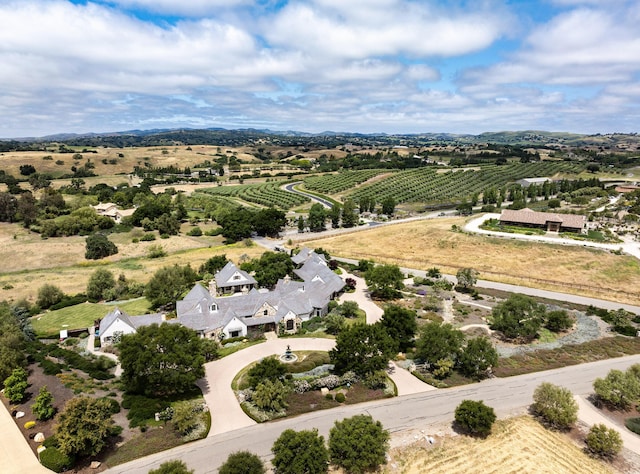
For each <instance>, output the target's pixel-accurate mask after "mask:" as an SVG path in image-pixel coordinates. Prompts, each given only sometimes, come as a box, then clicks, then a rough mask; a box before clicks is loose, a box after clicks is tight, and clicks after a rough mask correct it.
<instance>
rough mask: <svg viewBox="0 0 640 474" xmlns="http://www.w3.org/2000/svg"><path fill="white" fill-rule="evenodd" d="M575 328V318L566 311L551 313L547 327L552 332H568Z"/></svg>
mask: <svg viewBox="0 0 640 474" xmlns="http://www.w3.org/2000/svg"><path fill="white" fill-rule="evenodd" d="M571 326H573V318H572V317H571V316H570V315H569V313H567V312H566V311H564V310H558V311H550V312H549V313H548V314H547V322H546V323H545V327H546V328H547V329H548V330H549V331H552V332H561V331H566V330H567V329H569V328H570V327H571Z"/></svg>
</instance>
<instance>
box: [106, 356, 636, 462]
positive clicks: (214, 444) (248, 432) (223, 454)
mask: <svg viewBox="0 0 640 474" xmlns="http://www.w3.org/2000/svg"><path fill="white" fill-rule="evenodd" d="M639 362H640V356H637V355H636V356H628V357H620V358H616V359H608V360H603V361H598V362H592V363H588V364H581V365H580V366H571V367H563V368H561V369H554V370H548V371H545V372H537V373H533V374H526V375H520V376H516V377H509V378H504V379H502V378H501V379H497V378H496V379H490V380H485V381H483V382H480V383H478V384H473V385H466V386H463V387H454V388H450V389H443V390H436V391H431V392H426V393H420V394H415V395H406V396H402V397H396V398H390V399H385V400H380V401H373V402H368V403H363V404H358V405H346V406H342V407H339V408H334V409H331V410H322V411H319V412H313V413H308V414H306V415H301V416H298V417H295V418H287V419H284V420H281V421H274V422H270V423H263V424H260V425H254V426H248V427H246V428H242V429H239V430H236V431H231V432H228V433H223V434H220V435H215V436H212V437H208V438H206V439H203V440H200V441H197V442H195V443H190V444H187V445H184V446H180V447H177V448H174V449H171V450H168V451H163V452H161V453H157V454H154V455H152V456H148V457H145V458H142V459H138V460H135V461H132V462H129V463H126V464H122V465H120V466H116V467H114V468H111V469H109V470H107V471H105V472H106V473H108V474H125V473H127V474H146V473H147V472H148V471H149V470H150V469H156V468H157V467H158V466H159V465H160V464H161V463H163V462H166V461H168V460H171V459H182V460H184V461H185V462H186V463H187V465H188V466H189V468H190V469H194V470H195V472H196V474H204V473H215V472H217V470H218V468H219V467H220V465H221V464H222V463H223V462H224V461H225V460H226V459H227V457H228V456H229V454H231V453H233V452H235V451H238V450H244V449H248V450H249V451H251V452H253V453H256V454H257V455H258V456H260V457H261V458H262V459H263V460H269V459H270V458H271V446H272V445H273V442H274V441H275V440H276V438H277V437H278V436H280V433H282V431H284V430H285V429H295V430H304V429H312V428H317V429H318V431H319V433H320V434H321V435H323V436H325V437H326V436H328V433H329V430H330V428H331V427H332V426H333V424H334V422H335V421H337V420H341V419H343V418H346V417H350V416H354V415H357V414H370V415H371V416H372V417H373V418H374V419H376V420H379V421H381V422H382V424H383V425H384V427H385V428H386V429H388V430H390V431H391V432H392V433H394V432H400V431H405V430H414V429H425V430H428V429H429V427H432V426H434V425H439V424H441V423H448V422H452V421H453V413H454V410H455V407H456V406H457V405H458V404H459V403H460V402H461V401H462V400H465V399H472V400H483V401H484V402H485V403H486V404H487V405H489V406H491V407H493V408H494V409H495V411H496V414H497V415H498V416H499V417H508V416H510V415H513V414H515V413H520V412H522V410H523V409H524V408H526V407H527V406H528V405H530V404H531V402H532V397H533V391H534V390H535V388H536V387H537V386H538V385H539V384H540V383H542V382H550V383H553V384H557V385H561V386H563V387H566V388H568V389H570V390H571V391H572V392H573V393H574V394H576V395H580V396H586V395H588V394H590V393H591V392H592V391H593V389H592V384H593V381H594V380H595V379H596V378H597V377H604V376H605V375H606V374H607V372H608V371H609V370H611V369H618V370H625V369H626V368H628V367H629V366H630V365H632V364H634V363H639ZM214 410H215V408H214ZM215 422H216V421H215V418H214V423H215Z"/></svg>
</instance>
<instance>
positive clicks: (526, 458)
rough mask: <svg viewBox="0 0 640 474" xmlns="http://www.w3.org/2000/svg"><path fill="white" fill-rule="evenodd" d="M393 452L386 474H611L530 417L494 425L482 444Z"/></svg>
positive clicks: (470, 441) (466, 441)
mask: <svg viewBox="0 0 640 474" xmlns="http://www.w3.org/2000/svg"><path fill="white" fill-rule="evenodd" d="M425 444H426V443H425V441H421V442H418V443H416V444H414V445H412V446H409V447H405V448H397V449H393V450H392V451H391V453H390V454H391V461H390V463H389V464H387V466H386V468H385V469H384V472H385V473H389V474H390V473H402V474H422V473H429V474H452V473H464V474H475V473H477V474H488V473H492V474H511V473H536V474H541V473H548V474H571V473H575V474H585V473H590V474H598V473H603V474H604V473H612V472H614V471H613V470H612V469H611V468H610V467H609V466H607V465H605V464H604V463H603V462H601V461H598V460H595V459H592V458H590V457H589V456H587V455H586V454H585V453H584V452H583V451H582V450H581V449H580V448H579V447H578V446H576V445H575V444H574V443H573V442H572V441H571V440H570V439H569V438H568V437H567V436H565V435H562V434H559V433H556V432H552V431H548V430H545V429H544V428H543V427H542V426H541V425H540V424H539V423H538V422H536V421H534V420H533V419H532V418H530V417H528V416H524V417H518V418H512V419H509V420H501V421H498V422H496V424H495V425H494V428H493V434H491V436H489V437H488V438H486V439H475V438H471V437H467V436H457V437H454V438H449V437H446V438H444V442H443V441H442V439H441V440H439V441H438V445H437V446H436V447H433V448H432V447H427V446H425Z"/></svg>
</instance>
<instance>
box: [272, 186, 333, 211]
mask: <svg viewBox="0 0 640 474" xmlns="http://www.w3.org/2000/svg"><path fill="white" fill-rule="evenodd" d="M299 184H302V181H297V182H295V183H289V184H285V185H284V186H283V187H282V189H284V190H285V191H289V192H290V193H294V194H300V195H301V196H305V197H308V198H309V199H311V200H312V201H315V202H319V203H320V204H322V205H323V206H324V207H326V208H327V209H331V207H332V206H333V203H332V202H331V201H329V200H327V199H323V198H321V197H318V196H316V195H314V194H310V193H305V192H304V191H300V190H298V189H295V187H296V186H297V185H299Z"/></svg>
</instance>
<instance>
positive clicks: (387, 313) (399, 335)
mask: <svg viewBox="0 0 640 474" xmlns="http://www.w3.org/2000/svg"><path fill="white" fill-rule="evenodd" d="M345 304H346V303H345ZM380 324H382V327H384V328H385V329H386V331H387V334H389V336H391V337H392V338H393V339H394V340H395V341H396V342H397V343H398V350H399V351H400V352H407V351H408V350H409V349H411V348H412V347H413V346H414V345H415V343H414V340H413V339H414V337H415V334H416V331H417V329H418V323H417V321H416V312H415V311H413V310H410V309H407V308H403V307H402V306H398V305H388V306H386V307H385V309H384V313H383V314H382V319H381V320H380Z"/></svg>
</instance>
